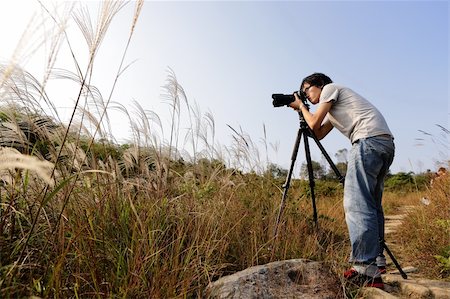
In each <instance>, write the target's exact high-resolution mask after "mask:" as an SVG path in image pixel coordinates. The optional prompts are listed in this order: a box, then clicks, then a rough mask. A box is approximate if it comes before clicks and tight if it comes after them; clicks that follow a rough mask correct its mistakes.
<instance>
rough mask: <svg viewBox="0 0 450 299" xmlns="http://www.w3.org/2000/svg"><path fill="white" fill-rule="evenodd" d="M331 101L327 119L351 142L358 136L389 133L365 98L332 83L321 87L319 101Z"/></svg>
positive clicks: (383, 121)
mask: <svg viewBox="0 0 450 299" xmlns="http://www.w3.org/2000/svg"><path fill="white" fill-rule="evenodd" d="M326 102H332V103H333V104H332V106H331V109H330V111H329V112H328V115H327V117H328V119H329V120H330V122H331V124H332V125H333V126H334V127H335V128H336V129H338V130H339V131H340V132H341V133H342V134H344V135H345V136H347V137H348V138H349V139H350V141H351V142H352V143H353V142H355V141H357V140H358V139H360V138H367V137H373V136H378V135H391V136H392V133H391V131H390V130H389V127H388V125H387V123H386V120H385V119H384V117H383V115H381V113H380V111H378V109H377V108H376V107H375V106H374V105H372V104H371V103H370V102H369V101H367V100H366V99H365V98H363V97H362V96H360V95H359V94H357V93H356V92H354V91H353V90H351V89H350V88H347V87H343V86H340V85H337V84H334V83H331V84H327V85H325V86H324V87H323V89H322V93H321V95H320V99H319V103H326Z"/></svg>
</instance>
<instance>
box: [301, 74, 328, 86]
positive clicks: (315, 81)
mask: <svg viewBox="0 0 450 299" xmlns="http://www.w3.org/2000/svg"><path fill="white" fill-rule="evenodd" d="M305 83H308V84H309V85H311V86H317V87H320V88H322V87H324V86H325V85H327V84H330V83H333V81H332V80H331V79H330V77H328V76H327V75H325V74H322V73H314V74H312V75H309V76H308V77H306V78H305V79H303V81H302V84H300V89H302V88H303V85H304V84H305Z"/></svg>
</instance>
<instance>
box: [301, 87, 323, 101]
mask: <svg viewBox="0 0 450 299" xmlns="http://www.w3.org/2000/svg"><path fill="white" fill-rule="evenodd" d="M303 92H304V93H305V94H306V97H307V98H308V100H309V101H310V102H311V104H313V105H316V104H317V103H319V99H320V93H321V92H322V89H320V88H319V87H317V86H313V85H311V84H309V83H305V84H303Z"/></svg>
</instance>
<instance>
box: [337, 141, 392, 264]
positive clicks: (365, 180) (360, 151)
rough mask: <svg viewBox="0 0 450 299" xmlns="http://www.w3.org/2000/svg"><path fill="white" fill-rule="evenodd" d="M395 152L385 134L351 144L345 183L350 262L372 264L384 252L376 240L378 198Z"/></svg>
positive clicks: (380, 230) (380, 229)
mask: <svg viewBox="0 0 450 299" xmlns="http://www.w3.org/2000/svg"><path fill="white" fill-rule="evenodd" d="M394 152H395V146H394V142H393V140H392V139H391V138H387V137H386V136H376V137H369V138H363V139H359V140H357V141H356V142H355V143H353V146H352V149H351V151H350V159H349V162H348V166H347V174H346V176H345V186H344V210H345V220H346V222H347V227H348V231H349V235H350V242H351V247H352V251H351V256H350V261H351V262H354V263H363V264H375V260H376V258H377V256H378V255H379V254H382V252H383V248H380V247H381V246H380V243H379V240H380V239H384V214H383V208H382V206H381V198H382V195H383V188H384V178H385V176H386V174H387V172H388V169H389V166H390V165H391V164H392V161H393V159H394Z"/></svg>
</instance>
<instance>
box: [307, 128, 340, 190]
mask: <svg viewBox="0 0 450 299" xmlns="http://www.w3.org/2000/svg"><path fill="white" fill-rule="evenodd" d="M308 130H309V134H310V136H311V137H312V139H314V141H315V142H316V144H317V146H318V147H319V149H320V151H321V152H322V154H323V156H324V157H325V159H326V160H327V162H328V164H330V167H331V169H333V171H334V173H335V174H336V176H337V177H338V179H339V182H341V184H342V185H343V184H344V180H345V178H344V177H343V176H342V174H341V172H340V171H339V169H338V168H337V167H336V165H335V164H334V163H333V160H331V158H330V156H329V155H328V153H327V151H326V150H325V148H324V147H323V145H322V144H321V143H320V141H319V139H318V138H317V137H316V135H315V134H314V132H313V131H312V130H311V129H310V128H308Z"/></svg>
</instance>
